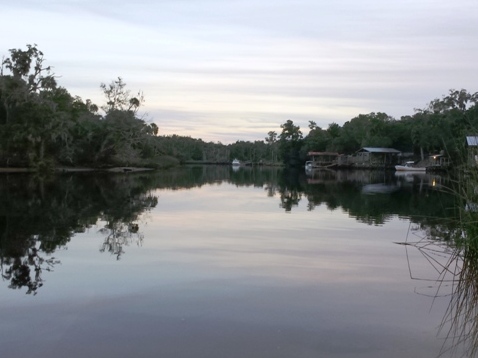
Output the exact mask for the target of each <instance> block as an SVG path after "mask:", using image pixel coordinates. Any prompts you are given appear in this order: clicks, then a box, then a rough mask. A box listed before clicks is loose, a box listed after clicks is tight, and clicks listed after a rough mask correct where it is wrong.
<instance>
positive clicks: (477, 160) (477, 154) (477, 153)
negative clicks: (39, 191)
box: [466, 135, 478, 166]
mask: <svg viewBox="0 0 478 358" xmlns="http://www.w3.org/2000/svg"><path fill="white" fill-rule="evenodd" d="M466 148H467V151H468V165H470V166H477V165H478V136H477V135H469V136H466Z"/></svg>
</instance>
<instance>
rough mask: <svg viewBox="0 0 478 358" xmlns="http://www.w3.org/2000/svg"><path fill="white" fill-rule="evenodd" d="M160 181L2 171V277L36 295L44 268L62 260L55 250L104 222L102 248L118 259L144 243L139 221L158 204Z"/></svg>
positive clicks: (130, 176) (138, 176) (139, 176)
mask: <svg viewBox="0 0 478 358" xmlns="http://www.w3.org/2000/svg"><path fill="white" fill-rule="evenodd" d="M156 186H157V177H155V176H148V175H143V174H118V175H114V174H109V175H99V174H94V175H92V174H87V175H86V174H85V175H79V174H75V175H61V176H58V177H52V178H38V177H34V176H28V175H4V176H1V177H0V271H1V275H2V279H3V280H4V281H7V282H8V287H10V288H12V289H22V288H26V293H27V294H36V293H37V292H38V289H39V288H40V287H42V286H43V284H44V281H45V280H44V277H43V274H44V272H48V271H52V270H53V268H54V267H55V265H57V264H59V263H60V261H59V260H57V259H56V258H55V257H54V256H52V254H53V253H54V252H55V251H56V250H58V249H59V248H62V247H65V246H66V245H67V243H68V242H69V241H70V239H71V238H72V237H73V236H74V235H75V234H76V233H81V232H84V231H86V229H87V228H91V227H92V226H94V225H96V224H97V222H99V221H102V222H106V224H105V226H104V228H102V229H101V232H102V233H103V234H105V241H104V243H103V245H102V246H101V251H106V252H110V253H112V254H114V255H116V257H117V258H118V259H119V258H120V256H121V255H122V254H123V253H124V250H123V247H124V246H126V245H129V244H131V243H132V242H135V243H137V244H141V242H142V239H143V237H142V234H141V232H140V230H139V225H138V223H137V222H136V221H137V219H138V217H139V216H140V215H141V214H142V213H143V212H144V211H146V210H149V209H151V208H153V207H155V206H156V204H157V198H156V197H155V196H154V195H152V193H151V190H153V189H154V188H155V187H156Z"/></svg>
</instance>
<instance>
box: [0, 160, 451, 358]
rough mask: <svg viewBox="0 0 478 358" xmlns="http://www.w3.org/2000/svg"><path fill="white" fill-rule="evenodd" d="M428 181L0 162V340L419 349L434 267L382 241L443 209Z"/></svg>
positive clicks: (46, 353)
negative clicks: (1, 170)
mask: <svg viewBox="0 0 478 358" xmlns="http://www.w3.org/2000/svg"><path fill="white" fill-rule="evenodd" d="M442 185H443V178H441V177H439V176H432V175H421V176H420V175H418V176H403V177H397V176H395V175H394V174H393V173H383V172H320V173H309V175H306V174H305V173H304V172H302V171H298V172H288V171H282V170H276V169H257V170H252V169H251V168H240V169H239V170H238V171H233V170H232V168H228V167H195V168H182V169H179V170H174V171H168V172H157V173H148V174H132V173H130V174H121V175H114V174H108V175H99V174H95V175H93V174H75V175H62V176H59V177H57V178H53V179H51V180H40V179H35V178H33V177H31V176H21V175H8V176H3V177H0V195H1V201H2V202H1V218H0V230H1V232H2V236H1V246H0V249H1V256H2V276H3V281H2V282H0V349H1V356H2V357H27V356H34V357H50V358H54V357H90V358H91V357H194V358H200V357H204V358H214V357H217V358H223V357H230V358H236V357H250V358H252V357H257V358H268V357H284V358H285V357H287V358H289V357H300V358H306V357H307V358H308V357H314V358H316V357H340V358H342V357H367V358H371V357H377V358H378V357H380V358H382V357H387V358H392V357H409V358H411V357H436V356H438V355H439V354H440V352H442V350H443V345H444V344H445V348H448V346H449V345H450V339H445V338H446V337H447V333H448V331H447V329H448V326H447V325H446V324H445V325H443V322H442V321H443V319H444V317H446V312H447V308H448V306H449V302H450V296H449V295H447V294H448V293H449V292H447V285H446V283H442V286H440V287H438V285H437V283H436V282H435V280H436V279H437V278H438V277H439V275H438V274H437V271H436V269H435V268H434V266H433V265H431V264H430V260H429V259H428V258H427V257H426V255H424V254H423V252H422V251H420V250H417V249H416V248H415V247H410V246H409V245H401V244H398V243H404V242H406V241H407V242H409V241H417V240H420V238H422V237H423V236H425V235H426V233H427V230H428V232H429V231H430V230H434V229H437V228H440V225H442V224H443V223H444V222H445V221H446V218H447V217H449V216H450V215H452V212H453V210H452V208H453V205H454V200H453V198H452V197H451V196H449V195H446V194H444V193H443V192H442V191H440V190H439V189H440V187H441V186H442ZM417 228H419V229H417ZM442 256H443V255H441V254H440V255H438V257H437V259H436V260H439V259H440V257H442ZM427 280H431V281H427ZM438 288H439V289H438ZM440 327H441V328H442V329H441V330H440ZM444 356H450V355H449V354H448V353H446V354H445V355H444Z"/></svg>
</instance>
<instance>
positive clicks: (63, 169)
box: [0, 167, 155, 173]
mask: <svg viewBox="0 0 478 358" xmlns="http://www.w3.org/2000/svg"><path fill="white" fill-rule="evenodd" d="M153 170H155V169H154V168H139V167H113V168H69V167H57V168H54V169H53V172H55V173H75V172H110V173H131V172H145V171H153ZM35 172H36V171H35V170H34V169H31V168H0V173H35Z"/></svg>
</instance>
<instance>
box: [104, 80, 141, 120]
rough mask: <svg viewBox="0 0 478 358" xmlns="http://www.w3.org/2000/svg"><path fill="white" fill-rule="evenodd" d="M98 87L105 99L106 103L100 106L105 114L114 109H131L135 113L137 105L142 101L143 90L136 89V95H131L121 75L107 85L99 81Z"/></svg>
mask: <svg viewBox="0 0 478 358" xmlns="http://www.w3.org/2000/svg"><path fill="white" fill-rule="evenodd" d="M100 87H101V89H102V90H103V93H104V95H105V96H106V99H107V102H106V105H104V106H102V107H101V109H102V110H103V111H105V113H106V114H108V113H110V112H113V111H116V110H120V111H131V112H133V113H134V114H136V112H137V111H138V109H139V107H140V106H141V105H142V104H143V103H144V95H143V92H141V91H138V93H137V95H136V97H132V96H131V92H130V91H129V90H127V89H126V88H125V87H126V83H124V82H123V79H122V78H121V77H118V79H117V80H114V81H112V82H111V83H110V84H109V85H106V84H105V83H101V85H100Z"/></svg>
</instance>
